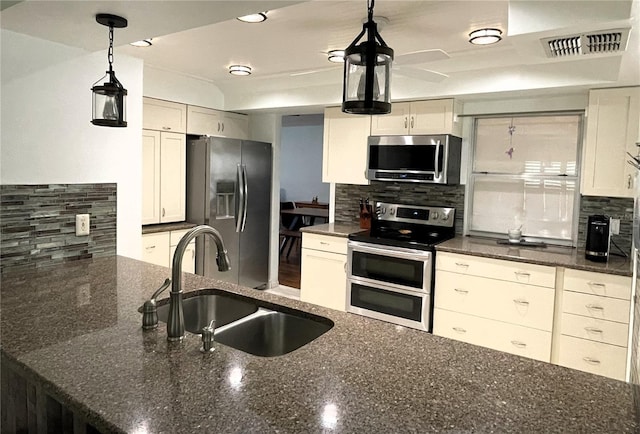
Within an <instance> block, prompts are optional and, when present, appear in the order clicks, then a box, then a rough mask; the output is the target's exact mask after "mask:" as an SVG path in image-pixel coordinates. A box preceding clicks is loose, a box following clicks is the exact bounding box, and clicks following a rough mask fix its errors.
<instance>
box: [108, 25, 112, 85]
mask: <svg viewBox="0 0 640 434" xmlns="http://www.w3.org/2000/svg"><path fill="white" fill-rule="evenodd" d="M107 59H108V60H109V73H112V72H113V26H109V51H108V54H107Z"/></svg>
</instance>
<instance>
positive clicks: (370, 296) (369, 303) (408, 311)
mask: <svg viewBox="0 0 640 434" xmlns="http://www.w3.org/2000/svg"><path fill="white" fill-rule="evenodd" d="M351 306H355V307H359V308H362V309H367V310H371V311H374V312H380V313H385V314H387V315H392V316H395V317H398V318H405V319H408V320H412V321H418V322H420V321H422V297H421V296H418V295H407V294H401V293H399V292H394V291H389V290H386V289H380V288H373V287H370V286H364V285H359V284H357V283H351Z"/></svg>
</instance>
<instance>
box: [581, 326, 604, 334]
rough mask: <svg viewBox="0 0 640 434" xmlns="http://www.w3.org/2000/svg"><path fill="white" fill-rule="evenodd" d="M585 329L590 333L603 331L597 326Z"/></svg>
mask: <svg viewBox="0 0 640 434" xmlns="http://www.w3.org/2000/svg"><path fill="white" fill-rule="evenodd" d="M584 329H585V330H586V331H588V332H589V333H602V330H601V329H597V328H595V327H585V328H584Z"/></svg>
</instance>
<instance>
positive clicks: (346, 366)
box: [0, 257, 639, 433]
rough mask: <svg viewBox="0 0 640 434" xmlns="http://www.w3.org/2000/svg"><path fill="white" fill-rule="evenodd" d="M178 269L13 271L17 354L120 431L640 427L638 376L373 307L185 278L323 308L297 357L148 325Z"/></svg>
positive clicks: (8, 309)
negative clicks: (173, 337) (208, 343)
mask: <svg viewBox="0 0 640 434" xmlns="http://www.w3.org/2000/svg"><path fill="white" fill-rule="evenodd" d="M168 275H169V270H168V269H167V268H164V267H159V266H155V265H151V264H146V263H143V262H140V261H136V260H132V259H128V258H124V257H111V258H102V259H93V260H83V261H77V262H75V263H67V264H65V265H62V266H58V267H53V268H48V269H42V270H39V271H36V272H31V273H25V274H14V275H10V276H6V275H5V276H3V277H2V282H1V283H2V291H1V293H0V297H1V298H0V308H1V309H2V316H1V333H2V352H3V355H4V356H5V357H6V360H8V361H9V362H11V363H15V364H17V365H19V366H21V367H24V368H26V371H27V373H28V375H29V376H30V378H32V379H37V380H38V381H41V382H43V383H44V384H43V389H44V390H45V391H47V393H50V394H52V395H53V396H55V397H56V398H57V399H58V400H60V401H61V402H62V403H64V404H66V405H68V406H70V407H71V408H73V409H74V410H76V411H78V412H79V413H80V414H82V415H84V416H85V417H86V418H87V421H88V422H90V423H92V424H94V425H95V426H96V427H97V428H98V429H100V430H104V431H115V432H150V433H156V432H176V433H182V432H184V433H193V432H261V433H265V432H280V433H292V432H295V433H300V432H518V433H520V432H545V433H546V432H562V433H570V432H576V433H577V432H637V430H638V427H639V425H637V424H636V410H635V408H634V405H633V386H631V385H629V384H626V383H623V382H619V381H616V380H612V379H608V378H605V377H600V376H595V375H592V374H588V373H584V372H580V371H576V370H571V369H567V368H563V367H560V366H556V365H552V364H547V363H543V362H539V361H535V360H530V359H526V358H522V357H519V356H514V355H511V354H506V353H502V352H499V351H493V350H490V349H486V348H482V347H478V346H474V345H469V344H466V343H463V342H458V341H454V340H449V339H446V338H442V337H438V336H433V335H431V334H429V333H425V332H421V331H418V330H412V329H407V328H403V327H398V326H395V325H392V324H389V323H384V322H381V321H376V320H373V319H368V318H364V317H361V316H358V315H353V314H348V313H344V312H338V311H334V310H330V309H325V308H321V307H318V306H314V305H310V304H307V303H303V302H300V301H296V300H291V299H287V298H283V297H280V296H277V295H273V294H268V293H264V292H260V291H256V290H252V289H246V288H242V287H238V286H235V285H231V284H225V283H221V282H218V281H215V280H212V279H206V278H203V277H200V276H196V275H192V274H185V275H184V281H185V282H184V288H185V290H193V289H197V288H204V287H219V288H223V289H225V290H228V291H231V292H235V293H240V294H243V295H248V296H251V297H254V298H258V299H260V300H264V301H268V302H273V303H276V304H281V305H285V306H289V307H292V308H296V309H300V310H303V311H306V312H312V313H314V314H318V315H322V316H325V317H328V318H330V319H331V320H333V321H334V322H335V326H334V327H333V328H332V329H331V330H329V331H328V332H327V333H325V334H324V335H322V336H321V337H319V338H318V339H316V340H314V341H313V342H311V343H310V344H308V345H306V346H304V347H302V348H300V349H298V350H296V351H294V352H292V353H289V354H288V355H285V356H281V357H273V358H262V357H256V356H252V355H249V354H246V353H243V352H241V351H238V350H235V349H232V348H229V347H225V346H224V345H221V344H219V343H215V344H214V346H215V351H214V353H212V354H208V355H203V354H201V353H200V352H199V347H200V339H199V337H198V336H196V335H189V334H188V335H187V337H186V338H185V340H184V342H183V343H181V344H168V343H167V341H166V329H165V328H163V327H160V328H159V329H158V330H155V331H150V332H143V331H142V329H141V327H140V324H141V315H140V314H139V313H138V312H137V308H138V307H139V306H140V305H141V304H142V303H143V301H144V300H145V299H146V298H147V297H149V296H150V294H151V293H152V292H153V291H154V290H155V289H156V287H158V286H159V285H160V283H162V281H163V280H164V279H165V278H166V277H167V276H168Z"/></svg>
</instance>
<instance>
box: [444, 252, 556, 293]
mask: <svg viewBox="0 0 640 434" xmlns="http://www.w3.org/2000/svg"><path fill="white" fill-rule="evenodd" d="M436 269H438V270H444V271H452V272H454V273H459V274H468V275H471V276H480V277H488V278H491V279H498V280H506V281H508V282H517V283H524V284H528V285H536V286H544V287H547V288H555V286H556V269H555V267H547V266H544V265H536V264H528V263H524V262H514V261H503V260H500V259H490V258H483V257H479V256H469V255H459V254H456V253H448V252H438V254H437V255H436Z"/></svg>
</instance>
